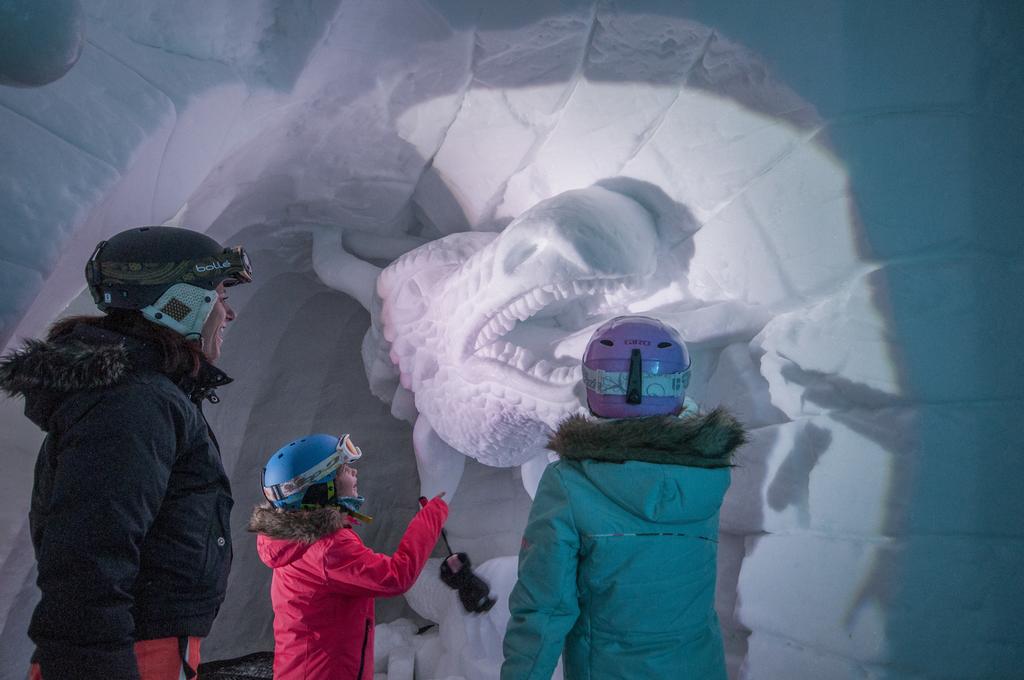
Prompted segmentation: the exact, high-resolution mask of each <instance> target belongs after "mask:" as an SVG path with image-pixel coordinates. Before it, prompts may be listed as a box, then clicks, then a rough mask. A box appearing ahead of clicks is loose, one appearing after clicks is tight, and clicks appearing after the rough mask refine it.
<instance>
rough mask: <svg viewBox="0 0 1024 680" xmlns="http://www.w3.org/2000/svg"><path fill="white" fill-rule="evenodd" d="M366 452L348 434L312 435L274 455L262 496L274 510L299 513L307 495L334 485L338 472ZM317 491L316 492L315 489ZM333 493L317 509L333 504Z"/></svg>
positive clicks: (264, 477)
mask: <svg viewBox="0 0 1024 680" xmlns="http://www.w3.org/2000/svg"><path fill="white" fill-rule="evenodd" d="M362 457H363V452H362V451H361V450H360V449H359V447H358V446H356V445H355V443H354V442H353V441H352V438H351V437H349V436H348V435H347V434H343V435H341V436H340V437H336V436H334V435H330V434H311V435H309V436H307V437H303V438H302V439H296V440H295V441H293V442H290V443H288V444H285V445H284V446H282V447H281V448H280V449H278V450H277V451H275V452H274V453H273V455H271V456H270V460H268V461H267V464H266V466H265V467H264V468H263V495H264V496H265V497H266V499H267V500H268V501H270V502H271V503H273V505H274V507H277V508H287V509H293V510H294V509H299V508H301V507H302V505H303V500H304V499H305V497H306V492H307V491H310V489H313V487H316V486H317V485H320V484H327V483H331V482H333V480H334V474H335V472H337V470H338V468H340V467H341V466H342V465H345V464H346V463H354V462H355V461H357V460H359V459H360V458H362ZM314 490H315V489H314ZM333 495H334V494H333V492H332V493H330V494H329V495H322V496H323V497H322V498H321V499H319V500H318V502H316V503H313V504H314V505H323V504H325V502H326V501H328V500H331V498H330V497H333Z"/></svg>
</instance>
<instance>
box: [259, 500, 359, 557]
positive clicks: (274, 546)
mask: <svg viewBox="0 0 1024 680" xmlns="http://www.w3.org/2000/svg"><path fill="white" fill-rule="evenodd" d="M351 521H352V520H351V519H350V518H349V517H348V515H346V514H345V512H344V511H342V510H341V508H330V507H328V508H318V509H316V510H281V509H279V508H275V507H274V506H272V505H270V503H263V504H262V505H257V506H256V507H255V508H253V510H252V516H251V517H250V518H249V526H248V530H249V531H252V532H254V533H257V534H262V535H264V536H266V537H267V538H269V539H273V540H270V541H260V543H259V546H258V551H259V554H260V559H261V560H263V563H264V564H266V565H267V566H268V567H270V568H271V569H277V568H278V567H283V566H285V565H286V564H291V563H292V562H294V561H295V560H297V559H299V558H300V557H302V556H303V555H304V554H305V552H306V551H307V550H308V549H309V547H310V546H311V545H313V544H314V543H316V542H317V541H318V540H320V539H321V538H323V537H324V536H330V535H331V534H333V533H334V532H336V531H338V530H339V529H344V528H346V527H348V526H350V523H351Z"/></svg>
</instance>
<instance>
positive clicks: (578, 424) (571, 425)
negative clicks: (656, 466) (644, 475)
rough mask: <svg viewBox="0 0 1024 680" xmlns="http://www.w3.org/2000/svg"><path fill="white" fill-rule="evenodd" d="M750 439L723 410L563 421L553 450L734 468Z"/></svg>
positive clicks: (578, 456)
mask: <svg viewBox="0 0 1024 680" xmlns="http://www.w3.org/2000/svg"><path fill="white" fill-rule="evenodd" d="M746 440H747V435H746V431H745V430H744V429H743V426H742V425H741V424H740V423H739V421H737V420H736V419H735V418H734V417H733V416H732V415H730V414H729V413H728V412H727V411H726V410H725V409H723V408H716V409H715V410H713V411H711V412H710V413H707V414H705V415H688V416H683V417H676V416H648V417H646V418H623V419H619V420H604V419H601V420H595V419H590V418H587V417H585V416H582V415H575V416H570V417H569V418H567V419H566V420H564V421H562V423H561V425H559V427H558V430H557V431H556V432H555V434H554V435H553V436H552V437H551V439H550V440H549V441H548V448H549V449H551V450H552V451H554V452H555V453H557V454H558V455H560V456H561V457H562V458H568V459H570V460H595V461H603V462H610V463H622V462H625V461H628V460H636V461H642V462H645V463H660V464H669V465H685V466H689V467H700V468H721V467H731V466H732V458H733V453H734V452H735V451H736V449H738V448H739V447H740V446H742V445H743V443H744V442H746Z"/></svg>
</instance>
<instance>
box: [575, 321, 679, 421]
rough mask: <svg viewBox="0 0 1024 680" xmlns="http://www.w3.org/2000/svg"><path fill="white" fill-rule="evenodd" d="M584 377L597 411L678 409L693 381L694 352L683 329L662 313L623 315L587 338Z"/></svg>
mask: <svg viewBox="0 0 1024 680" xmlns="http://www.w3.org/2000/svg"><path fill="white" fill-rule="evenodd" d="M583 383H584V385H586V388H587V405H588V406H589V407H590V412H591V413H593V414H594V415H596V416H600V417H602V418H632V417H638V416H653V415H666V414H671V415H675V414H678V413H680V412H681V411H682V409H683V399H684V398H685V397H686V387H687V385H688V384H689V383H690V354H689V352H687V351H686V344H685V343H684V342H683V339H682V338H681V337H679V333H678V332H676V330H675V329H673V328H670V327H669V326H666V325H665V324H663V323H662V322H660V321H658V320H657V319H652V318H650V317H647V316H619V317H616V318H614V319H612V320H611V321H606V322H605V323H603V324H601V326H599V327H598V329H597V330H596V331H594V335H593V336H591V338H590V342H588V343H587V350H586V352H584V354H583Z"/></svg>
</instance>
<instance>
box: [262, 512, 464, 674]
mask: <svg viewBox="0 0 1024 680" xmlns="http://www.w3.org/2000/svg"><path fill="white" fill-rule="evenodd" d="M447 517H448V505H447V504H446V503H445V502H444V501H442V500H441V499H434V500H432V501H430V502H429V503H427V505H426V506H425V507H424V508H423V509H421V510H420V511H419V512H418V513H417V514H416V516H415V517H414V518H413V519H412V521H411V522H410V523H409V528H408V529H406V530H405V535H404V536H403V537H402V541H401V543H400V544H399V545H398V550H396V551H395V554H394V555H391V556H388V555H381V554H380V553H375V552H374V551H372V550H370V549H369V548H367V547H366V546H365V545H363V542H362V541H361V540H360V538H359V536H357V535H356V533H355V532H354V531H352V529H351V528H350V527H349V526H347V525H346V524H344V522H345V521H346V517H345V516H344V515H342V514H341V513H340V512H339V511H338V510H336V509H332V508H325V509H321V510H312V511H291V512H283V511H279V510H274V509H272V508H269V507H261V508H257V509H256V510H255V511H254V513H253V518H252V520H251V521H250V524H249V528H250V530H252V531H257V532H259V536H258V537H257V543H256V547H257V550H258V552H259V555H260V559H262V560H263V562H264V564H266V565H267V566H269V567H270V568H271V569H273V570H274V577H273V583H272V584H271V587H270V598H271V602H272V603H273V606H274V678H275V680H298V679H300V678H301V679H302V680H319V679H321V678H322V679H323V680H328V679H329V680H372V679H373V626H374V618H373V598H375V597H394V596H396V595H401V594H402V593H404V592H405V591H407V590H408V589H409V588H410V587H412V584H413V583H414V582H415V581H416V577H417V576H419V573H420V572H421V571H422V570H423V565H424V564H425V563H426V561H427V558H428V557H429V556H430V553H431V552H432V551H433V549H434V544H435V543H436V542H437V537H438V535H439V534H440V533H441V527H442V526H443V525H444V521H445V519H446V518H447Z"/></svg>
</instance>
